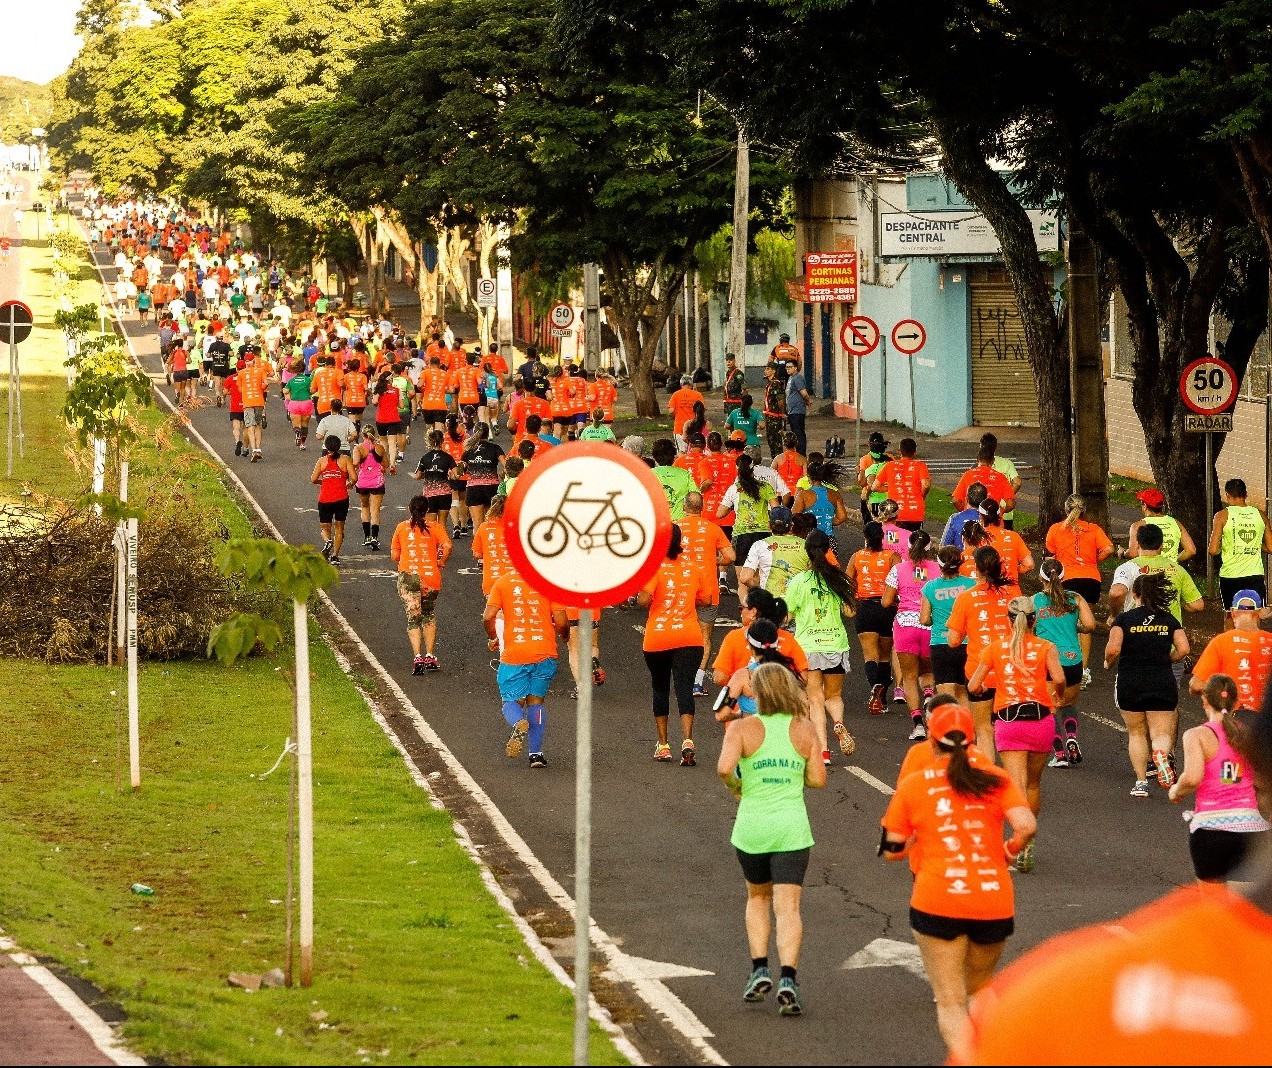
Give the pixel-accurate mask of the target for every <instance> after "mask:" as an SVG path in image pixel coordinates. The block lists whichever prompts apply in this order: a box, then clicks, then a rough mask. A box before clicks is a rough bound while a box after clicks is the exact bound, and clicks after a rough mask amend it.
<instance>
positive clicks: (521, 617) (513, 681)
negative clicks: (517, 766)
mask: <svg viewBox="0 0 1272 1068" xmlns="http://www.w3.org/2000/svg"><path fill="white" fill-rule="evenodd" d="M500 616H502V617H503V619H504V627H503V635H502V642H501V639H500V636H499V634H498V633H497V632H496V629H495V621H496V619H497V618H498V617H500ZM481 618H482V624H483V625H484V626H485V628H486V637H487V638H488V639H489V645H490V650H491V652H494V651H495V650H500V652H499V698H500V700H501V701H502V702H503V717H504V720H505V721H506V722H507V724H508V726H510V727H511V728H512V734H510V735H509V736H508V741H507V743H506V744H505V745H504V752H505V753H506V754H507V755H508V756H509V757H510V758H512V759H514V760H515V759H516V758H517V757H519V756H521V751H522V749H523V748H524V747H525V744H526V740H527V738H528V739H529V741H530V758H529V759H530V767H531V768H546V767H547V766H548V761H547V758H546V757H545V756H544V755H543V736H544V733H545V731H546V729H547V723H548V713H547V709H546V708H544V706H543V702H544V700H545V699H546V698H547V696H548V687H549V686H551V685H552V679H553V678H554V677H555V676H556V670H557V639H558V638H564V637H565V636H566V633H567V632H568V630H569V622H568V621H567V619H566V616H565V610H564V609H563V608H561V607H560V606H558V605H554V604H552V603H551V602H549V601H548V599H547V598H546V597H544V596H543V595H542V594H541V593H538V592H536V591H535V590H534V589H533V588H532V587H531V586H530V584H529V583H528V582H527V581H526V580H525V579H523V578H522V577H521V576H520V575H518V574H517V573H516V572H515V571H509V572H508V573H506V574H504V575H502V576H501V577H500V578H498V579H497V580H496V581H495V584H494V586H492V587H491V590H490V594H489V595H488V596H487V598H486V610H485V611H484V612H483V613H482V617H481Z"/></svg>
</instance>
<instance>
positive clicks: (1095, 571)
mask: <svg viewBox="0 0 1272 1068" xmlns="http://www.w3.org/2000/svg"><path fill="white" fill-rule="evenodd" d="M1112 548H1113V543H1112V542H1111V541H1109V536H1108V535H1107V534H1105V533H1104V531H1103V530H1101V529H1100V528H1099V527H1097V526H1096V525H1095V524H1094V523H1085V522H1083V521H1082V520H1080V519H1079V520H1078V522H1077V525H1076V526H1073V527H1071V526H1069V524H1068V523H1064V522H1060V523H1053V524H1052V525H1051V529H1050V530H1048V531H1047V552H1049V553H1050V554H1051V555H1052V556H1054V557H1055V558H1056V559H1057V560H1059V561H1060V563H1062V564H1063V565H1064V577H1065V578H1066V579H1079V578H1080V579H1096V580H1098V579H1099V578H1100V567H1099V563H1100V557H1099V554H1100V553H1101V552H1102V551H1104V550H1105V549H1112Z"/></svg>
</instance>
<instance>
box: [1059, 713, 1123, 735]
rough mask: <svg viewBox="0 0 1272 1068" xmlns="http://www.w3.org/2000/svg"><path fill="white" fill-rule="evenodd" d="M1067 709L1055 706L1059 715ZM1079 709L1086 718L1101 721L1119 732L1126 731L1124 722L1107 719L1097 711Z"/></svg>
mask: <svg viewBox="0 0 1272 1068" xmlns="http://www.w3.org/2000/svg"><path fill="white" fill-rule="evenodd" d="M1067 711H1068V709H1062V708H1057V709H1056V715H1061V713H1064V712H1067ZM1079 711H1080V712H1081V714H1082V715H1084V716H1086V717H1087V719H1093V720H1095V722H1096V723H1103V724H1104V725H1105V726H1106V727H1112V728H1113V729H1114V730H1115V731H1118V732H1119V733H1120V734H1125V733H1126V724H1125V723H1118V721H1117V720H1115V719H1109V717H1108V716H1102V715H1100V713H1098V712H1088V711H1087V710H1086V709H1079Z"/></svg>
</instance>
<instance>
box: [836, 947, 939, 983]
mask: <svg viewBox="0 0 1272 1068" xmlns="http://www.w3.org/2000/svg"><path fill="white" fill-rule="evenodd" d="M858 968H904V969H905V970H906V971H907V972H912V973H913V974H914V975H917V976H918V977H919V978H920V979H923V980H926V979H927V971H926V970H925V969H924V967H923V957H922V955H921V954H920V953H919V947H918V946H916V945H914V944H913V943H912V942H899V941H897V940H896V939H895V938H876V939H875V940H874V941H873V942H871V943H870V944H869V945H868V946H866V947H865V948H864V949H859V950H858V951H857V952H856V953H854V954H853V955H852V956H851V957H849V958H848V959H847V960H846V961H844V962H843V964H841V965H840V970H841V971H855V970H856V969H858Z"/></svg>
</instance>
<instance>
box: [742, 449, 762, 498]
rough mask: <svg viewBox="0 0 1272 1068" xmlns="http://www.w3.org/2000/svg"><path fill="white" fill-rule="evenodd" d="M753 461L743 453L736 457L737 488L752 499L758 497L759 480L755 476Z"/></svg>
mask: <svg viewBox="0 0 1272 1068" xmlns="http://www.w3.org/2000/svg"><path fill="white" fill-rule="evenodd" d="M754 469H755V461H754V460H753V459H751V457H750V456H748V455H746V453H743V454H742V455H741V456H739V457H738V488H739V489H740V490H741V491H742V492H743V493H745V494H746V495H747V496H748V497H750V498H751V499H752V500H756V501H758V500H759V499H760V480H759V479H758V478H756V477H755V473H754Z"/></svg>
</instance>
